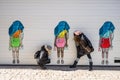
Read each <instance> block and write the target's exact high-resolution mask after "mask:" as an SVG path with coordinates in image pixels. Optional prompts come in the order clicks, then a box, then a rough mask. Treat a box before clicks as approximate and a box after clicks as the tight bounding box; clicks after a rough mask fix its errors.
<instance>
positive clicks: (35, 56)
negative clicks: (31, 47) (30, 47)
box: [34, 51, 41, 59]
mask: <svg viewBox="0 0 120 80" xmlns="http://www.w3.org/2000/svg"><path fill="white" fill-rule="evenodd" d="M40 52H41V51H37V52H35V54H34V59H37V58H39V57H40Z"/></svg>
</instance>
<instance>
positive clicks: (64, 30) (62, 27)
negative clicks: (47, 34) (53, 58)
mask: <svg viewBox="0 0 120 80" xmlns="http://www.w3.org/2000/svg"><path fill="white" fill-rule="evenodd" d="M69 29H70V27H69V25H68V23H67V22H66V21H60V22H59V23H58V25H57V26H56V27H55V29H54V35H55V40H54V47H55V48H57V57H58V60H57V64H60V59H61V63H62V64H64V60H63V58H64V48H65V47H68V41H67V40H68V34H69Z"/></svg>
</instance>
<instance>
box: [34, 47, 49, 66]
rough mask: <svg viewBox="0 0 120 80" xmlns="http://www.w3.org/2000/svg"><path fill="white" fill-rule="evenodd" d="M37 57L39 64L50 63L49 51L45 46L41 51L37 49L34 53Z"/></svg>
mask: <svg viewBox="0 0 120 80" xmlns="http://www.w3.org/2000/svg"><path fill="white" fill-rule="evenodd" d="M34 58H35V59H38V64H47V63H50V59H49V55H48V51H47V50H46V49H45V47H44V46H42V47H41V50H40V51H37V52H36V53H35V55H34Z"/></svg>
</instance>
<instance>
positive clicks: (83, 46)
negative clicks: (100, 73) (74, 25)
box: [70, 30, 94, 71]
mask: <svg viewBox="0 0 120 80" xmlns="http://www.w3.org/2000/svg"><path fill="white" fill-rule="evenodd" d="M74 41H75V46H76V50H77V58H76V60H75V61H74V63H73V65H71V66H70V68H76V65H77V63H78V61H79V59H80V58H81V57H82V56H84V55H87V57H88V59H89V70H90V71H91V70H92V66H93V62H92V57H91V55H90V53H91V52H93V51H94V48H93V46H92V44H91V42H90V41H89V39H88V38H87V37H86V36H85V35H84V33H82V32H80V31H79V30H76V31H75V32H74Z"/></svg>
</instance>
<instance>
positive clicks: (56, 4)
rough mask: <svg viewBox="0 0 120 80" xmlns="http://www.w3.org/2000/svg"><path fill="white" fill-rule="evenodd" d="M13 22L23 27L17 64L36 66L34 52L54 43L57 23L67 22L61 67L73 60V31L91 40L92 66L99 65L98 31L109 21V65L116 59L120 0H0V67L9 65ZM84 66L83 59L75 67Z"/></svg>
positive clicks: (117, 55) (53, 60)
mask: <svg viewBox="0 0 120 80" xmlns="http://www.w3.org/2000/svg"><path fill="white" fill-rule="evenodd" d="M14 20H20V21H21V22H22V23H23V25H24V26H25V29H24V40H23V44H24V49H23V50H20V64H36V61H35V59H34V58H33V55H34V53H35V52H36V51H37V50H38V49H39V48H40V46H41V45H42V44H47V43H48V44H50V45H52V46H53V43H54V34H53V32H54V28H55V26H56V25H57V24H58V22H59V21H61V20H65V21H67V22H68V23H69V25H70V27H71V29H70V35H69V48H68V50H65V53H64V54H65V55H64V60H65V63H64V65H69V64H72V63H73V61H74V59H75V57H76V50H75V46H74V42H73V35H72V33H73V31H74V30H76V29H79V30H81V31H82V32H84V33H85V34H86V35H87V36H88V37H89V38H90V40H91V41H92V43H93V46H94V47H95V51H94V52H93V53H92V58H93V62H94V65H101V52H98V40H99V35H98V32H99V28H100V27H101V26H102V25H103V23H104V22H105V21H108V20H109V21H112V22H113V24H114V25H115V27H116V30H115V33H114V40H113V50H111V51H110V52H109V61H110V63H109V65H120V64H119V63H114V58H115V57H120V51H119V48H120V36H119V35H120V0H0V64H12V52H11V51H9V49H8V45H9V36H8V28H9V26H10V25H11V24H12V22H13V21H14ZM51 59H52V62H51V65H56V61H57V55H56V51H54V50H52V54H51ZM86 64H88V59H87V57H86V56H84V57H82V58H81V60H80V61H79V65H86Z"/></svg>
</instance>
